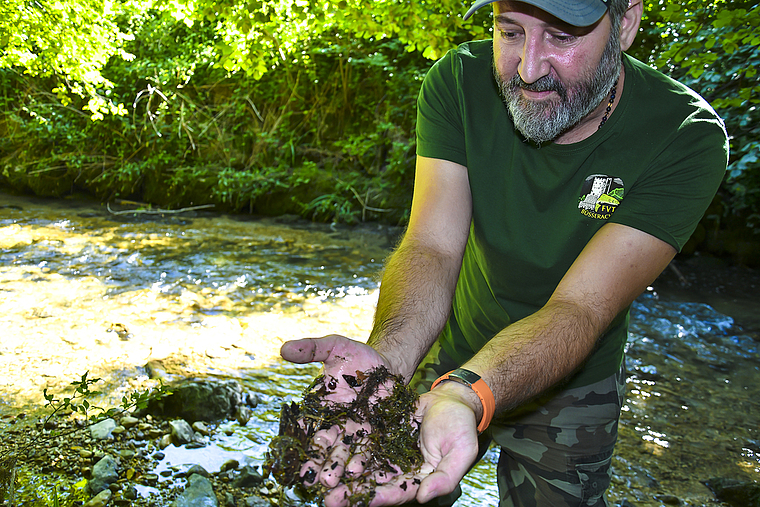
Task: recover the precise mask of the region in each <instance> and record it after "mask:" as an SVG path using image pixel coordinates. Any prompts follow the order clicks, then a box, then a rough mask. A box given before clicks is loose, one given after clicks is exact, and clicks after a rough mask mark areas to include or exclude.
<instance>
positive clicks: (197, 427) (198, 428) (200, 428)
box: [193, 421, 211, 436]
mask: <svg viewBox="0 0 760 507" xmlns="http://www.w3.org/2000/svg"><path fill="white" fill-rule="evenodd" d="M193 431H195V432H196V433H200V434H201V435H204V436H209V435H210V434H211V430H209V429H208V426H206V425H205V424H203V423H202V422H201V421H195V422H194V423H193Z"/></svg>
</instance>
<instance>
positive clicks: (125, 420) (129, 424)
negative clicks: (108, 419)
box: [119, 415, 140, 429]
mask: <svg viewBox="0 0 760 507" xmlns="http://www.w3.org/2000/svg"><path fill="white" fill-rule="evenodd" d="M138 422H140V420H139V419H138V418H136V417H132V416H131V415H128V416H124V417H122V418H121V420H120V421H119V424H120V425H121V426H124V427H125V428H127V429H129V428H133V427H134V426H136V425H137V423H138Z"/></svg>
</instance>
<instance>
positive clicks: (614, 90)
mask: <svg viewBox="0 0 760 507" xmlns="http://www.w3.org/2000/svg"><path fill="white" fill-rule="evenodd" d="M617 85H618V82H617V80H615V84H614V85H612V91H611V92H610V101H609V102H608V103H607V109H606V110H605V111H604V116H602V121H601V122H600V123H599V127H598V128H597V130H599V129H600V128H602V125H604V124H605V123H606V122H607V117H608V116H609V115H610V111H612V103H613V102H615V93H617Z"/></svg>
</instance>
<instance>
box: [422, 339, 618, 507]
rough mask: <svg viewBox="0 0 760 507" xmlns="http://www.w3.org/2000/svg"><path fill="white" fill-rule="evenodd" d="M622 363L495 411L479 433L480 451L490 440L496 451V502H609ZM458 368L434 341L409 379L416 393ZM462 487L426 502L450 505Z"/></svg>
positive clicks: (521, 505) (530, 506) (514, 506)
mask: <svg viewBox="0 0 760 507" xmlns="http://www.w3.org/2000/svg"><path fill="white" fill-rule="evenodd" d="M624 365H625V362H623V366H621V368H620V371H618V372H617V373H616V374H614V375H612V376H610V377H608V378H606V379H604V380H602V381H599V382H596V383H594V384H591V385H587V386H583V387H579V388H574V389H565V390H561V389H560V390H555V391H550V392H547V393H545V394H544V395H542V396H541V397H540V398H539V399H537V400H534V401H533V402H531V403H529V404H527V405H525V406H522V407H520V408H519V409H518V410H516V411H514V412H510V413H505V414H499V415H498V416H497V417H496V418H494V421H493V422H492V423H491V426H490V427H489V428H488V429H487V430H486V431H485V432H484V433H483V434H482V435H481V438H480V456H481V457H482V456H483V455H484V454H485V452H486V451H487V450H488V447H489V445H490V443H491V441H493V442H495V443H496V444H497V445H498V446H499V447H500V448H501V454H500V456H499V464H498V467H497V481H498V486H499V507H607V506H608V503H607V501H606V499H605V498H604V492H605V491H606V490H607V487H608V486H609V484H610V479H611V469H610V462H611V459H612V451H613V447H614V446H615V441H616V440H617V433H618V431H617V427H618V419H619V417H620V410H621V407H622V404H623V397H624V393H625V371H624V369H625V368H624ZM456 367H457V365H456V364H453V362H452V361H451V360H450V359H449V358H448V356H447V354H446V353H445V352H444V351H443V350H442V349H440V347H438V345H437V344H436V346H435V347H434V348H433V350H431V351H430V353H429V354H428V356H427V357H426V358H425V360H424V361H423V362H422V364H421V365H420V367H419V368H418V370H417V372H416V373H415V376H414V378H413V380H412V383H413V385H414V387H415V389H416V390H417V392H419V393H424V392H426V391H428V390H429V389H430V385H432V382H433V381H434V380H435V379H436V378H438V377H439V376H440V375H442V374H444V373H446V372H447V371H451V370H452V369H454V368H456ZM460 494H461V490H460V489H459V488H457V491H455V492H454V493H452V494H451V495H449V496H447V497H441V498H438V499H436V500H434V501H433V502H429V503H427V504H425V505H427V506H431V507H432V506H440V507H444V506H450V505H453V503H454V502H455V501H456V499H457V498H458V497H459V495H460Z"/></svg>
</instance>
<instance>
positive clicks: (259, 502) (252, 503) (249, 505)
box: [243, 496, 272, 507]
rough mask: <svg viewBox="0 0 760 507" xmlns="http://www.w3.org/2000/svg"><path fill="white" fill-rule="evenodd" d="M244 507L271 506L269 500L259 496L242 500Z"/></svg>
mask: <svg viewBox="0 0 760 507" xmlns="http://www.w3.org/2000/svg"><path fill="white" fill-rule="evenodd" d="M243 505H245V507H270V506H271V505H272V504H271V502H270V501H269V500H267V499H265V498H261V497H260V496H249V497H247V498H246V499H245V500H243Z"/></svg>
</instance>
